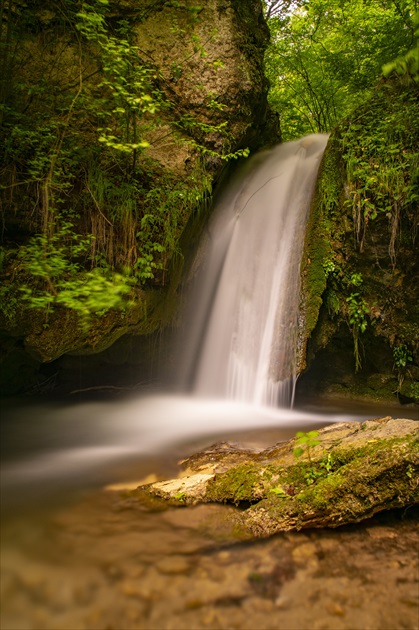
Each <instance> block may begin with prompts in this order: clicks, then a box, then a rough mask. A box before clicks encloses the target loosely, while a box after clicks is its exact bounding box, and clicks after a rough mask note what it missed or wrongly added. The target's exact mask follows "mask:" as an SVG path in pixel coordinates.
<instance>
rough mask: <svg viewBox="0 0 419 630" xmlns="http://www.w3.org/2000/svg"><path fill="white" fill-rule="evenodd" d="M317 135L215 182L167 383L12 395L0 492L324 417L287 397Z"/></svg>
mask: <svg viewBox="0 0 419 630" xmlns="http://www.w3.org/2000/svg"><path fill="white" fill-rule="evenodd" d="M326 142H327V136H323V135H312V136H308V137H306V138H303V139H302V140H299V141H295V142H290V143H286V144H284V145H280V146H278V147H276V148H274V149H272V150H271V151H267V152H265V153H263V154H259V155H258V156H256V157H255V158H253V160H252V161H250V162H249V164H248V168H247V174H246V175H245V176H242V177H241V179H238V180H236V182H235V183H233V185H232V186H229V187H228V189H227V190H226V193H225V194H224V196H223V198H222V200H221V202H220V203H219V204H218V207H217V208H216V209H215V212H214V215H213V220H212V221H211V223H210V225H209V227H208V230H207V231H206V234H205V235H204V237H203V245H202V247H201V249H200V251H199V252H198V257H197V261H196V263H195V266H197V267H201V270H200V271H199V272H197V273H196V274H195V279H196V285H197V286H198V287H199V290H198V292H193V294H192V295H191V297H190V300H189V301H190V304H191V315H192V316H191V317H189V323H187V324H186V326H185V329H186V331H187V333H186V334H185V336H184V337H183V338H182V342H181V349H180V350H179V352H178V354H177V355H176V356H177V357H179V356H180V357H181V359H180V363H183V369H182V370H181V369H180V370H179V372H181V374H182V376H181V379H180V380H181V381H182V382H181V384H180V386H179V389H178V391H177V393H172V394H168V393H167V391H166V390H165V389H163V391H161V392H160V393H157V394H155V395H146V394H144V395H142V396H140V395H138V396H135V397H134V396H132V397H130V398H128V399H125V400H121V399H119V400H115V401H113V402H109V401H108V402H97V401H96V402H84V403H80V404H68V403H67V404H66V403H63V404H57V403H51V404H46V403H41V404H40V403H36V402H35V403H34V402H31V401H28V402H27V403H23V402H21V403H20V404H19V405H17V406H16V407H13V408H12V409H11V410H9V412H8V414H6V415H7V417H6V418H5V420H3V422H2V440H1V444H2V455H3V453H4V457H3V460H4V461H3V465H2V470H1V478H0V481H1V487H2V492H3V497H4V498H5V497H7V499H8V500H9V499H10V500H12V501H14V499H15V497H19V499H20V500H25V501H26V500H27V497H28V495H30V496H32V495H33V496H35V494H36V492H37V491H38V490H39V489H42V490H43V491H44V490H45V491H47V492H49V488H50V487H51V488H52V487H53V486H54V485H56V486H58V487H59V488H60V489H62V487H63V482H64V481H66V483H68V484H69V486H72V485H77V484H78V483H82V484H83V485H86V484H87V483H88V482H90V481H91V482H92V483H94V484H96V483H100V482H101V481H102V480H106V479H108V478H113V477H114V476H115V475H116V474H119V473H117V472H116V471H117V469H118V466H119V464H120V463H121V462H131V461H132V462H133V465H134V466H135V465H136V463H137V462H138V461H140V460H141V458H146V457H149V456H153V454H158V453H169V452H172V451H173V452H174V451H175V450H176V448H177V445H178V446H180V445H185V448H187V447H186V445H187V444H189V445H190V444H191V442H192V441H194V440H195V441H196V440H197V439H198V440H203V439H212V440H214V439H217V438H223V437H227V436H229V435H232V434H234V433H235V432H236V433H237V432H242V431H246V430H251V431H254V430H260V429H262V428H267V427H271V428H273V429H274V430H279V431H283V432H285V433H284V435H286V432H287V431H288V432H291V434H293V433H294V432H295V430H296V427H297V428H299V429H301V428H302V427H304V426H313V424H316V425H319V423H324V421H325V417H324V415H318V414H315V413H307V411H298V410H294V409H290V406H291V404H292V397H293V390H294V383H295V369H296V366H295V355H296V346H297V326H298V306H299V269H300V260H301V255H302V247H303V241H304V231H305V224H306V219H307V214H308V209H309V205H310V200H311V196H312V193H313V188H314V184H315V180H316V174H317V170H318V166H319V162H320V159H321V157H322V154H323V150H324V148H325V146H326ZM201 259H204V260H205V261H206V263H205V264H202V265H199V264H198V261H199V260H201ZM185 320H186V321H187V322H188V317H185ZM182 357H183V359H182ZM346 419H347V417H346V416H337V415H334V417H333V421H339V420H346ZM121 474H123V475H125V469H124V471H123V473H121ZM17 487H19V492H16V489H17Z"/></svg>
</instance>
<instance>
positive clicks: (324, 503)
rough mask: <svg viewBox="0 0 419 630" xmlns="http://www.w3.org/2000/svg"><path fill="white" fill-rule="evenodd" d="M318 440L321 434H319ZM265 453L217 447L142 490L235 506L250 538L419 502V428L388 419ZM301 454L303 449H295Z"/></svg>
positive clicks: (330, 430)
mask: <svg viewBox="0 0 419 630" xmlns="http://www.w3.org/2000/svg"><path fill="white" fill-rule="evenodd" d="M316 434H317V435H316ZM297 440H298V438H294V439H293V440H290V441H289V442H287V443H283V444H281V443H280V444H277V445H275V446H273V447H271V448H268V449H266V450H264V451H262V452H260V453H257V454H255V453H254V452H251V451H240V450H237V449H235V448H234V447H231V446H229V445H226V444H222V445H216V446H214V447H212V448H210V449H208V450H207V451H204V452H203V453H201V454H197V455H195V456H193V457H192V458H189V459H187V460H185V461H184V462H182V466H183V468H184V471H183V473H182V474H181V476H180V477H179V478H178V479H174V480H170V481H165V482H158V483H154V484H151V485H149V486H145V487H143V488H142V489H140V490H141V491H142V492H144V493H146V494H148V495H152V496H157V497H161V498H163V499H165V500H167V501H169V502H170V503H171V504H177V505H191V504H192V505H193V504H196V503H199V502H217V503H226V502H228V503H233V504H235V505H237V506H241V507H246V509H244V510H243V509H242V510H240V511H238V512H237V513H236V514H235V515H234V516H233V517H232V518H233V519H234V522H235V523H236V525H237V527H238V528H240V529H242V530H243V531H244V532H247V533H248V534H249V535H251V536H262V537H263V536H269V535H271V534H275V533H277V532H279V531H288V530H292V529H297V530H300V529H304V528H312V527H338V526H340V525H344V524H346V523H356V522H359V521H361V520H363V519H366V518H369V517H371V516H373V515H374V514H376V513H377V512H381V511H383V510H387V509H391V508H400V507H408V506H410V505H413V504H415V503H418V502H419V427H418V423H417V422H415V421H414V420H401V419H398V420H395V419H392V418H390V417H388V418H382V419H379V420H368V421H366V422H363V423H362V424H358V423H345V424H334V425H330V426H327V427H325V428H323V429H321V430H320V431H319V432H318V433H317V432H314V433H313V434H312V435H311V434H310V433H309V434H303V435H302V436H300V438H299V441H297ZM296 449H297V450H296Z"/></svg>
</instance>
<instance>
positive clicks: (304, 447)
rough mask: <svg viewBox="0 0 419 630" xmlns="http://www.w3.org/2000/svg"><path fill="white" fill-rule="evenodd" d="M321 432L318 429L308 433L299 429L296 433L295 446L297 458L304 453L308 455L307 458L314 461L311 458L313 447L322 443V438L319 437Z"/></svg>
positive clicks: (294, 451) (294, 452)
mask: <svg viewBox="0 0 419 630" xmlns="http://www.w3.org/2000/svg"><path fill="white" fill-rule="evenodd" d="M318 435H319V432H318V431H309V432H308V433H304V432H303V431H298V432H297V433H296V434H295V437H296V440H295V447H294V449H293V454H294V457H295V458H296V459H298V458H299V457H302V455H304V454H305V455H307V459H308V461H309V462H310V464H311V463H312V459H311V449H313V448H314V447H315V446H317V445H318V444H320V440H319V439H318Z"/></svg>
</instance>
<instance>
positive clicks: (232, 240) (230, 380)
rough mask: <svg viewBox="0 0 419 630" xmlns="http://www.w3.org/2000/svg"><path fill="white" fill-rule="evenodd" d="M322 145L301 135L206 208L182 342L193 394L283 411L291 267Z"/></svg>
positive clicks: (288, 388) (293, 310) (290, 381)
mask: <svg viewBox="0 0 419 630" xmlns="http://www.w3.org/2000/svg"><path fill="white" fill-rule="evenodd" d="M326 143H327V136H326V135H320V134H317V135H310V136H307V137H305V138H302V139H301V140H298V141H294V142H288V143H285V144H281V145H279V146H277V147H275V148H274V149H272V150H270V151H267V152H265V153H263V154H260V155H258V156H256V157H255V158H253V161H252V162H251V163H250V165H249V167H248V172H247V174H246V175H245V176H244V177H243V178H242V179H241V181H239V182H236V183H235V184H233V186H232V187H231V188H230V189H229V190H228V191H227V192H226V193H225V195H224V196H223V198H222V199H221V201H220V203H219V204H218V206H217V207H216V208H215V211H214V215H213V219H212V221H211V223H210V225H209V228H208V232H207V233H206V235H205V236H204V242H203V245H202V246H201V249H200V252H199V255H198V258H199V259H201V258H202V257H204V258H205V264H204V265H202V267H203V268H202V269H201V270H200V271H199V272H198V273H197V274H196V278H195V285H196V286H197V289H196V290H195V292H194V297H193V298H192V308H191V315H190V323H189V324H188V333H187V336H186V338H184V339H183V346H184V348H185V350H184V351H183V354H184V366H183V371H182V374H183V377H182V378H183V379H184V381H186V382H187V383H188V385H189V388H190V389H191V390H192V393H195V394H197V395H199V396H205V397H217V398H228V399H235V400H238V401H242V402H250V403H254V404H257V405H269V406H284V407H286V406H291V405H292V400H293V392H294V387H295V381H296V347H297V333H298V310H299V276H300V262H301V257H302V249H303V244H304V234H305V226H306V220H307V214H308V210H309V206H310V201H311V197H312V194H313V189H314V185H315V181H316V175H317V171H318V166H319V163H320V160H321V157H322V155H323V151H324V149H325V146H326Z"/></svg>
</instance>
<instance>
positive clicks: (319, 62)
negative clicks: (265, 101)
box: [267, 0, 418, 140]
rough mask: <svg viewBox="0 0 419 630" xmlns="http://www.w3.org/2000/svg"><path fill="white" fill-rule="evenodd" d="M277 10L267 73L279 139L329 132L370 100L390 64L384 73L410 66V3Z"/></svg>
mask: <svg viewBox="0 0 419 630" xmlns="http://www.w3.org/2000/svg"><path fill="white" fill-rule="evenodd" d="M268 4H270V5H273V4H278V3H268ZM280 5H281V8H277V9H276V10H275V11H272V12H271V19H270V20H269V26H270V30H271V45H270V47H269V49H268V53H267V74H268V77H269V79H270V81H271V92H270V102H271V105H272V106H273V108H274V109H276V110H277V111H278V112H279V113H280V115H281V127H282V132H283V137H284V139H286V140H288V139H294V138H297V137H299V136H301V135H305V134H307V133H313V132H327V131H330V130H331V129H332V128H333V127H334V126H335V125H336V123H337V122H338V121H339V120H341V119H342V118H344V117H345V116H347V115H348V114H349V113H350V112H351V111H352V110H354V109H355V108H356V107H359V105H360V104H361V103H363V102H365V101H366V100H367V99H368V98H369V97H370V96H371V94H372V93H373V90H374V85H375V83H376V81H377V80H378V79H379V78H380V76H381V72H382V66H383V65H384V64H386V63H388V62H389V61H390V60H392V59H394V58H396V57H397V58H398V59H397V60H396V62H394V63H393V65H392V68H387V69H386V72H390V71H391V69H393V67H394V68H396V67H397V68H400V67H401V66H403V65H404V66H407V67H408V71H409V72H413V70H412V69H413V68H415V67H416V65H415V64H416V63H417V50H418V49H417V48H416V45H415V48H413V49H412V50H410V49H411V48H412V43H413V42H414V41H416V40H415V24H414V19H413V14H414V12H415V11H416V10H417V7H416V2H415V0H402V1H401V2H397V3H396V2H390V1H387V0H386V1H384V2H382V1H381V0H370V1H369V2H364V0H310V2H304V1H301V0H300V1H298V2H292V3H289V2H283V3H280ZM408 51H409V52H408ZM406 53H407V55H406ZM403 55H406V57H404V56H403Z"/></svg>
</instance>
